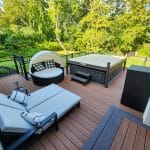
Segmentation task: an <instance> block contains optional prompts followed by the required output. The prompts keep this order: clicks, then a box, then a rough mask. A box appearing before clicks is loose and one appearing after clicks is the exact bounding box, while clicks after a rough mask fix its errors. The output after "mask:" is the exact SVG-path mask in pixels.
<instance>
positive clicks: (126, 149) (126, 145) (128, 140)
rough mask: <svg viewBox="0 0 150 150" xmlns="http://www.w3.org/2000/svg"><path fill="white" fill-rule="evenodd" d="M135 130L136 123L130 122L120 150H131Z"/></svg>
mask: <svg viewBox="0 0 150 150" xmlns="http://www.w3.org/2000/svg"><path fill="white" fill-rule="evenodd" d="M136 132H137V124H135V123H133V122H130V124H129V128H128V131H127V134H126V137H125V139H124V142H123V145H122V147H121V150H132V149H133V146H134V141H135V137H136Z"/></svg>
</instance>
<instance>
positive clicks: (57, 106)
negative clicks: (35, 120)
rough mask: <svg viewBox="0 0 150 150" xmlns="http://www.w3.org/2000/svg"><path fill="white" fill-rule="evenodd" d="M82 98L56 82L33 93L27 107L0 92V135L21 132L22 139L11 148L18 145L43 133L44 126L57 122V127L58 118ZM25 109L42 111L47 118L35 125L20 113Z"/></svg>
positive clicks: (11, 146) (77, 104)
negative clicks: (32, 136)
mask: <svg viewBox="0 0 150 150" xmlns="http://www.w3.org/2000/svg"><path fill="white" fill-rule="evenodd" d="M80 99H81V98H80V97H79V96H77V95H75V94H74V93H72V92H70V91H68V90H66V89H64V88H62V87H60V86H57V85H55V84H51V85H49V86H46V87H44V88H42V89H40V90H37V91H35V92H33V93H31V94H30V96H29V98H28V101H27V106H26V107H25V106H23V105H21V104H19V103H17V102H14V101H11V100H10V99H8V96H6V95H4V94H0V130H1V133H0V135H1V137H2V135H5V134H6V133H9V134H15V133H20V134H21V135H22V136H21V137H20V139H18V140H17V141H15V142H14V143H13V144H12V145H10V146H9V148H10V149H11V148H15V147H18V146H19V145H20V144H22V143H23V142H24V141H25V140H26V139H27V138H28V137H30V136H31V135H34V134H38V133H41V128H43V126H44V128H45V126H46V127H47V126H50V125H52V124H55V127H56V128H57V127H58V126H57V119H60V118H61V117H62V116H64V115H65V114H66V113H67V112H68V111H69V110H71V109H72V108H73V107H75V106H79V105H80ZM24 111H29V112H31V113H32V112H38V113H41V114H43V115H44V116H45V117H46V119H45V120H44V121H43V122H42V123H41V124H40V125H39V126H36V127H35V126H33V125H31V124H29V123H28V122H27V121H25V120H24V119H23V118H22V117H21V115H20V114H21V113H22V112H24Z"/></svg>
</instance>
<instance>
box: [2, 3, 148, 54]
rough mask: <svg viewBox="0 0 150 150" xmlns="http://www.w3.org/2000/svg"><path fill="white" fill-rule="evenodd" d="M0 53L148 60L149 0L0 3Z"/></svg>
mask: <svg viewBox="0 0 150 150" xmlns="http://www.w3.org/2000/svg"><path fill="white" fill-rule="evenodd" d="M3 1H4V3H3V7H1V8H0V50H1V51H0V55H1V56H5V55H7V54H6V53H9V54H12V53H18V54H24V55H27V54H33V53H34V52H36V51H39V50H40V49H48V50H54V51H61V50H64V52H65V53H68V51H69V50H73V51H87V52H91V51H92V52H100V53H117V54H120V53H123V54H125V53H128V52H135V51H138V53H139V54H140V55H148V56H150V52H149V51H150V50H149V42H150V3H149V0H142V1H141V0H132V1H131V0H121V1H120V0H113V1H112V0H105V1H101V0H49V1H48V0H3Z"/></svg>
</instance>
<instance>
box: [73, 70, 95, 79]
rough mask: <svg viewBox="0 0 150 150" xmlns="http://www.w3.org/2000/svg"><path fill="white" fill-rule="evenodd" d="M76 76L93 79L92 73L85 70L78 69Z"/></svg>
mask: <svg viewBox="0 0 150 150" xmlns="http://www.w3.org/2000/svg"><path fill="white" fill-rule="evenodd" d="M75 75H76V76H79V77H82V78H85V79H88V80H91V79H92V75H91V74H89V73H85V72H81V71H76V73H75Z"/></svg>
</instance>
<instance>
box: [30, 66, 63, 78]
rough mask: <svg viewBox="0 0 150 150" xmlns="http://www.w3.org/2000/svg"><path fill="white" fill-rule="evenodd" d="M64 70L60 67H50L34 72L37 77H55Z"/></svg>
mask: <svg viewBox="0 0 150 150" xmlns="http://www.w3.org/2000/svg"><path fill="white" fill-rule="evenodd" d="M62 73H63V71H62V69H60V68H49V69H45V70H42V71H38V72H34V74H33V75H34V76H35V77H40V78H54V77H57V76H59V75H60V74H62Z"/></svg>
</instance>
